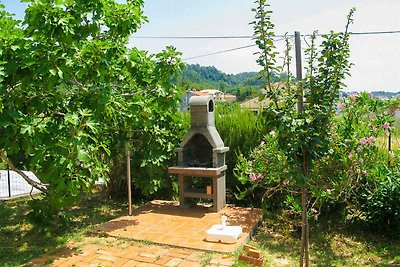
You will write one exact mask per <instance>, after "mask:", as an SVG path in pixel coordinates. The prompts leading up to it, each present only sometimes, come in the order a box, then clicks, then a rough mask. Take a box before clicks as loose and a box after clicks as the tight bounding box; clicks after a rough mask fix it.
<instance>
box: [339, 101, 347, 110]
mask: <svg viewBox="0 0 400 267" xmlns="http://www.w3.org/2000/svg"><path fill="white" fill-rule="evenodd" d="M346 106H347V105H346V103H343V102H339V103H338V104H337V107H338V108H339V109H345V108H346Z"/></svg>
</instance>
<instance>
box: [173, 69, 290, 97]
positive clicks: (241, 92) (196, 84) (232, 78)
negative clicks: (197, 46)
mask: <svg viewBox="0 0 400 267" xmlns="http://www.w3.org/2000/svg"><path fill="white" fill-rule="evenodd" d="M282 79H286V75H285V74H283V75H282V76H280V75H274V76H273V78H272V82H276V81H280V80H282ZM177 84H178V86H181V87H184V88H185V89H187V90H189V89H196V90H201V89H210V88H213V89H219V90H221V91H223V92H225V93H231V94H234V95H236V96H237V97H238V98H239V100H242V99H246V98H249V97H251V96H252V95H254V94H257V93H258V92H259V91H260V89H261V88H262V87H263V86H264V84H265V82H264V81H262V80H261V79H260V76H259V73H258V72H242V73H238V74H226V73H224V72H222V71H220V70H218V69H217V68H215V67H214V66H201V65H199V64H189V65H186V66H185V69H184V70H183V73H182V74H181V75H180V76H179V78H178V80H177Z"/></svg>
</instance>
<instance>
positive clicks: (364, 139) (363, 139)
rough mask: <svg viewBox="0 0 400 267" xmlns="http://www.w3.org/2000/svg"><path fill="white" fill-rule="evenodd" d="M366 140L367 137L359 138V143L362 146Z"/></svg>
mask: <svg viewBox="0 0 400 267" xmlns="http://www.w3.org/2000/svg"><path fill="white" fill-rule="evenodd" d="M367 142H368V139H367V138H361V139H360V144H361V145H362V146H363V145H365V144H366V143H367Z"/></svg>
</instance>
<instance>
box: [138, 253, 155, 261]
mask: <svg viewBox="0 0 400 267" xmlns="http://www.w3.org/2000/svg"><path fill="white" fill-rule="evenodd" d="M139 256H141V257H146V258H151V259H158V258H159V257H160V256H159V255H156V254H152V253H146V252H139Z"/></svg>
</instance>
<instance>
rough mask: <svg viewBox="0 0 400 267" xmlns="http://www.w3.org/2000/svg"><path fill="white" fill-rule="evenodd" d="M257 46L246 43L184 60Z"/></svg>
mask: <svg viewBox="0 0 400 267" xmlns="http://www.w3.org/2000/svg"><path fill="white" fill-rule="evenodd" d="M285 39H286V37H285V38H281V39H278V40H275V42H279V41H283V40H285ZM254 46H257V45H256V44H251V45H245V46H239V47H235V48H231V49H226V50H221V51H218V52H213V53H209V54H204V55H200V56H194V57H188V58H184V59H182V60H190V59H195V58H200V57H208V56H212V55H217V54H222V53H226V52H230V51H235V50H241V49H245V48H249V47H254Z"/></svg>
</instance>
